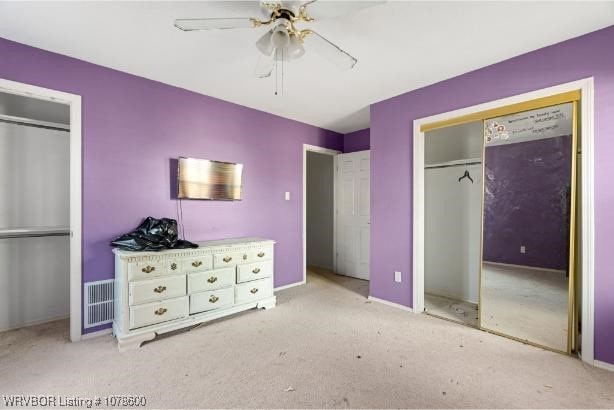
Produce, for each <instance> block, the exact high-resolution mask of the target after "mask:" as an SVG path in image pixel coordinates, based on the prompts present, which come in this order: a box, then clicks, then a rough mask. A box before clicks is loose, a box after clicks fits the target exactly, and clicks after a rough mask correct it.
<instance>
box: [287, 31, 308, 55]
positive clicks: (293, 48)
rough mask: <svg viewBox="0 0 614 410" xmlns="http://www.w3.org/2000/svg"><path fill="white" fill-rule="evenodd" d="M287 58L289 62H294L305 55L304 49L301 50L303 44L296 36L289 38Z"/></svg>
mask: <svg viewBox="0 0 614 410" xmlns="http://www.w3.org/2000/svg"><path fill="white" fill-rule="evenodd" d="M287 53H288V58H289V59H290V60H296V59H297V58H301V57H302V56H303V54H305V48H303V42H302V41H301V40H300V39H299V38H298V36H297V35H292V36H290V43H289V44H288V51H287Z"/></svg>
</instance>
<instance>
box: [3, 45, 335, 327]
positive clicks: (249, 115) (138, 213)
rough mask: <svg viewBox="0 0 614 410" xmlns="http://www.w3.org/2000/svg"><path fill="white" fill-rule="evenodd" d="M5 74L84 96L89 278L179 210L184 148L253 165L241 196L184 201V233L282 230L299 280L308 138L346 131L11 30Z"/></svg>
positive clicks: (283, 248) (280, 274) (293, 276)
mask: <svg viewBox="0 0 614 410" xmlns="http://www.w3.org/2000/svg"><path fill="white" fill-rule="evenodd" d="M0 78H4V79H8V80H13V81H19V82H23V83H28V84H33V85H37V86H41V87H46V88H52V89H55V90H60V91H65V92H69V93H73V94H78V95H81V96H82V104H83V105H82V109H83V280H84V282H87V281H93V280H100V279H108V278H112V277H113V256H112V253H111V248H110V247H109V240H110V239H111V238H113V237H114V236H116V235H118V234H121V233H123V232H125V231H128V230H130V229H132V228H133V227H136V225H137V224H138V223H139V222H140V221H141V218H143V217H145V216H148V215H152V216H155V217H162V216H166V217H171V218H175V217H176V201H175V200H172V199H171V174H172V166H171V159H172V158H177V157H178V156H181V155H185V156H190V157H196V158H208V159H216V160H221V161H232V162H240V163H243V164H244V165H245V168H244V181H243V184H244V191H243V198H244V199H243V201H241V202H214V201H210V202H208V201H183V216H184V225H185V229H186V239H188V240H204V239H215V238H230V237H239V236H261V237H265V238H272V239H275V240H276V241H278V244H277V248H276V258H275V263H276V266H275V268H276V269H275V271H276V277H275V286H282V285H286V284H290V283H294V282H299V281H301V280H302V275H303V267H302V263H303V256H302V205H301V204H302V192H303V190H302V172H303V171H302V156H303V148H302V144H304V143H305V144H312V145H318V146H323V147H327V148H332V149H339V150H340V149H342V145H343V140H342V136H341V135H340V134H337V133H334V132H331V131H327V130H323V129H320V128H317V127H313V126H309V125H306V124H302V123H299V122H296V121H291V120H288V119H284V118H281V117H278V116H275V115H272V114H267V113H264V112H261V111H257V110H253V109H249V108H245V107H242V106H239V105H235V104H231V103H228V102H224V101H221V100H217V99H215V98H211V97H207V96H204V95H201V94H197V93H193V92H190V91H186V90H183V89H180V88H176V87H172V86H169V85H165V84H162V83H158V82H154V81H150V80H147V79H144V78H140V77H136V76H132V75H129V74H125V73H122V72H119V71H115V70H111V69H108V68H104V67H100V66H97V65H94V64H90V63H86V62H83V61H80V60H76V59H73V58H69V57H66V56H62V55H59V54H54V53H50V52H46V51H43V50H40V49H36V48H32V47H29V46H25V45H22V44H18V43H14V42H11V41H7V40H4V39H0ZM285 191H290V192H291V193H292V196H291V198H292V199H291V200H290V201H285V200H284V192H285ZM92 330H96V329H92Z"/></svg>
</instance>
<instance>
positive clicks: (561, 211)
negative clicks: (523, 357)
mask: <svg viewBox="0 0 614 410" xmlns="http://www.w3.org/2000/svg"><path fill="white" fill-rule="evenodd" d="M579 104H580V92H579V91H572V92H567V93H562V94H557V95H553V96H550V97H544V98H541V99H537V100H532V101H527V102H523V103H518V104H514V105H510V106H505V107H499V108H495V109H492V110H489V111H483V112H478V113H476V114H473V115H469V116H467V117H464V118H463V117H461V118H458V119H453V120H450V121H448V122H447V123H446V124H441V123H438V124H434V125H429V124H427V125H424V126H422V127H423V128H421V130H422V131H423V132H424V136H425V140H424V141H425V151H424V152H425V156H424V164H425V169H424V240H425V243H424V306H425V312H426V313H428V314H430V315H434V316H437V317H440V318H443V319H447V320H452V321H456V322H459V323H463V324H465V325H469V326H473V327H477V328H479V329H482V330H486V331H488V332H491V333H496V334H499V335H502V336H506V337H509V338H512V339H516V340H519V341H522V342H524V343H529V344H533V345H536V346H540V347H543V348H546V349H550V350H553V351H558V352H563V353H572V352H574V351H577V350H578V348H579V346H578V339H579V330H580V329H581V326H580V323H579V317H580V316H581V315H580V311H579V306H580V304H579V303H578V299H579V295H580V293H579V292H578V289H577V288H578V286H579V280H578V279H577V278H578V277H580V273H579V270H580V264H579V263H578V261H579V260H580V259H581V254H580V248H579V246H578V244H579V243H580V241H581V238H580V237H579V234H577V233H576V232H577V231H578V232H579V231H580V226H579V223H578V221H577V217H576V214H577V208H578V206H579V201H578V199H579V198H580V197H581V189H580V188H581V187H580V184H578V182H577V177H578V176H577V172H576V170H577V167H578V163H580V161H581V150H580V149H578V141H579V136H578V124H579V118H578V107H579Z"/></svg>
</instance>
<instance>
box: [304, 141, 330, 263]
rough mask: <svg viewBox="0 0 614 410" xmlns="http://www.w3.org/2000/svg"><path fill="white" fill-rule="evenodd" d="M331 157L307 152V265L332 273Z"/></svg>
mask: <svg viewBox="0 0 614 410" xmlns="http://www.w3.org/2000/svg"><path fill="white" fill-rule="evenodd" d="M333 159H334V157H333V156H331V155H325V154H319V153H316V152H309V151H308V152H307V265H310V266H318V267H321V268H326V269H330V270H333V269H334V266H333V223H334V219H333V217H334V211H335V210H334V201H333V200H334V190H333V188H334V185H333V183H334V161H333Z"/></svg>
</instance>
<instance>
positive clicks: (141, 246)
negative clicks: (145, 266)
mask: <svg viewBox="0 0 614 410" xmlns="http://www.w3.org/2000/svg"><path fill="white" fill-rule="evenodd" d="M111 246H112V247H114V248H119V249H121V250H124V251H135V252H138V251H161V250H164V249H184V248H198V245H197V244H195V243H192V242H188V241H184V240H182V239H179V236H178V230H177V221H176V220H174V219H170V218H162V219H156V218H153V217H151V216H148V217H147V218H146V219H145V220H144V221H143V222H141V224H140V225H139V227H138V228H136V229H135V230H134V231H132V232H130V233H127V234H124V235H121V236H119V237H117V238H115V239H113V241H112V242H111Z"/></svg>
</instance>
